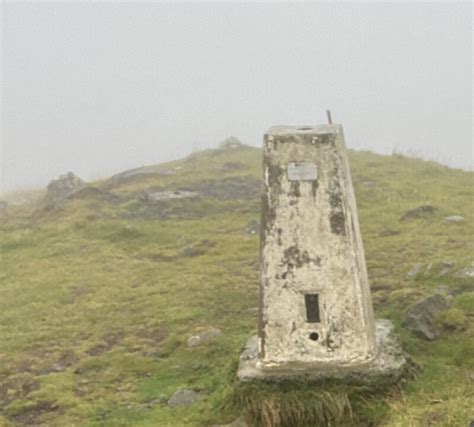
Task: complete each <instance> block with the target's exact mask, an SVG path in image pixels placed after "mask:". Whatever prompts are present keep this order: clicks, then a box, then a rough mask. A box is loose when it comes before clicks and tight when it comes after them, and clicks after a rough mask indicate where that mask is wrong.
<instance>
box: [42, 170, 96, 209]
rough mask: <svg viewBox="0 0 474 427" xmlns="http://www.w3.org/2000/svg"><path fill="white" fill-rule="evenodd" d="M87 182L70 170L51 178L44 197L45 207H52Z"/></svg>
mask: <svg viewBox="0 0 474 427" xmlns="http://www.w3.org/2000/svg"><path fill="white" fill-rule="evenodd" d="M86 185H87V184H86V183H85V182H84V181H83V180H82V179H81V178H79V177H78V176H76V175H74V174H73V173H72V172H68V173H66V174H64V175H61V176H60V177H59V178H57V179H53V180H52V181H51V182H50V183H49V184H48V187H47V193H46V198H45V203H46V207H48V208H49V207H54V206H56V205H58V204H60V203H62V202H63V201H64V200H65V199H67V198H68V197H70V196H71V195H72V194H74V193H75V192H76V191H79V190H81V189H82V188H84V187H85V186H86Z"/></svg>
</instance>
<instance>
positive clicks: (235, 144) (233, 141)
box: [219, 136, 245, 149]
mask: <svg viewBox="0 0 474 427" xmlns="http://www.w3.org/2000/svg"><path fill="white" fill-rule="evenodd" d="M244 145H245V144H242V142H240V141H239V140H238V139H237V138H235V137H234V136H230V137H229V138H226V139H224V141H222V142H221V143H220V144H219V148H221V149H233V148H240V147H243V146H244Z"/></svg>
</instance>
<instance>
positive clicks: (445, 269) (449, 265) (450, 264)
mask: <svg viewBox="0 0 474 427" xmlns="http://www.w3.org/2000/svg"><path fill="white" fill-rule="evenodd" d="M439 267H440V269H439V274H438V276H445V275H446V274H448V273H449V272H450V271H451V270H452V269H453V268H454V261H442V262H441V264H440V266H439Z"/></svg>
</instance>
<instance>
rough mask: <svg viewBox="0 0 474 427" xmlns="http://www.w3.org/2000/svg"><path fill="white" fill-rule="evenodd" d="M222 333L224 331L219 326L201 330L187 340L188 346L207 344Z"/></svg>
mask: <svg viewBox="0 0 474 427" xmlns="http://www.w3.org/2000/svg"><path fill="white" fill-rule="evenodd" d="M219 335H222V331H221V330H220V329H218V328H212V329H207V330H205V331H202V332H200V333H199V334H198V335H193V336H191V337H189V338H188V339H187V340H186V345H187V346H188V347H197V346H198V345H202V344H205V343H206V342H208V341H209V340H210V339H212V338H214V337H218V336H219Z"/></svg>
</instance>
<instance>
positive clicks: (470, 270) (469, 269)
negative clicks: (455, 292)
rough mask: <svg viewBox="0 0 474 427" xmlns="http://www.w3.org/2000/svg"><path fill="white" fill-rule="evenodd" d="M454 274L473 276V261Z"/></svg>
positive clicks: (464, 276) (461, 276)
mask: <svg viewBox="0 0 474 427" xmlns="http://www.w3.org/2000/svg"><path fill="white" fill-rule="evenodd" d="M454 276H455V277H460V278H466V277H474V263H472V264H471V265H470V266H469V267H466V268H463V269H462V270H459V271H456V273H455V274H454Z"/></svg>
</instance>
